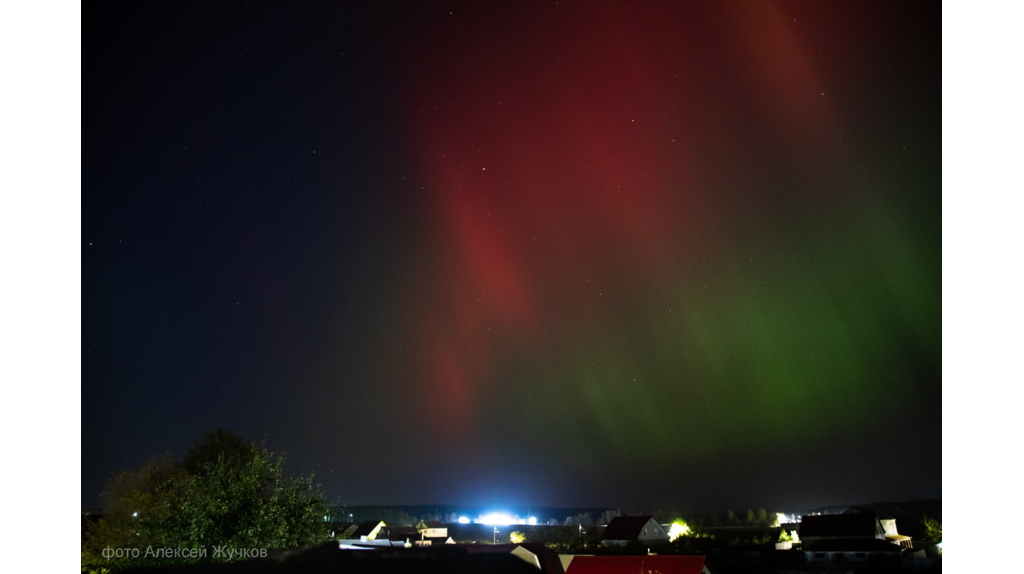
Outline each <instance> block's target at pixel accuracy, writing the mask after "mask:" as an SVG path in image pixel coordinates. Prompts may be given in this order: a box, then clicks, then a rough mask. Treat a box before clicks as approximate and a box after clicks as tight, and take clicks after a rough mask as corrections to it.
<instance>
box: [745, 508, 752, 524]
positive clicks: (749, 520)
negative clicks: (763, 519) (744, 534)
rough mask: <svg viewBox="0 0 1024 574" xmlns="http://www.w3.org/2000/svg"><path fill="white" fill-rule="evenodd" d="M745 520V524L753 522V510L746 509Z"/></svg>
mask: <svg viewBox="0 0 1024 574" xmlns="http://www.w3.org/2000/svg"><path fill="white" fill-rule="evenodd" d="M745 522H746V523H747V524H753V523H754V511H753V510H751V509H747V519H746V521H745Z"/></svg>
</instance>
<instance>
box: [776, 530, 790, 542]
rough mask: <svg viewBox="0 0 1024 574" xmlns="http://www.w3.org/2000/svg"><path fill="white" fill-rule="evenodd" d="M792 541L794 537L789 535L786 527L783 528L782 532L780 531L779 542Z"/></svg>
mask: <svg viewBox="0 0 1024 574" xmlns="http://www.w3.org/2000/svg"><path fill="white" fill-rule="evenodd" d="M792 541H793V537H792V536H790V535H789V532H786V529H785V528H783V529H782V532H780V533H779V542H792Z"/></svg>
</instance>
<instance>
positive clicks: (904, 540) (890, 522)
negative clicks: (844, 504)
mask: <svg viewBox="0 0 1024 574" xmlns="http://www.w3.org/2000/svg"><path fill="white" fill-rule="evenodd" d="M843 514H871V515H874V516H875V517H876V518H878V522H879V523H880V524H881V525H882V530H883V532H884V534H885V540H888V541H889V542H892V543H893V544H898V545H900V546H902V547H904V548H913V546H914V544H913V539H912V538H910V537H909V536H904V535H902V534H900V533H899V532H897V531H896V519H895V518H893V517H891V516H889V515H888V514H885V513H884V512H879V511H877V510H874V509H872V508H867V507H863V506H852V507H850V508H848V509H847V510H846V512H844V513H843Z"/></svg>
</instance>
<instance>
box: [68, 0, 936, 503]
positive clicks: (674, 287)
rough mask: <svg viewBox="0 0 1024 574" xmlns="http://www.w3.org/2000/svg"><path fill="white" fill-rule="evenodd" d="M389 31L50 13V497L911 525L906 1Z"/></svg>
mask: <svg viewBox="0 0 1024 574" xmlns="http://www.w3.org/2000/svg"><path fill="white" fill-rule="evenodd" d="M416 4H417V5H416V6H408V5H403V4H398V5H391V6H388V7H386V8H385V7H376V8H370V7H369V6H366V5H350V4H348V3H342V4H323V5H319V4H317V5H310V6H307V5H302V6H298V5H293V4H291V3H286V4H283V5H275V4H270V3H260V2H249V3H248V4H244V5H238V6H236V5H234V4H232V5H230V6H227V5H221V6H216V7H211V6H205V5H201V4H185V5H183V6H177V5H176V6H135V5H129V6H122V7H119V8H118V9H117V10H115V9H114V8H113V7H111V6H108V5H103V6H98V7H93V8H87V10H86V18H85V26H84V27H83V31H84V37H85V39H86V40H85V42H84V45H85V49H84V57H83V69H84V70H85V71H86V74H85V78H86V83H85V90H84V99H83V103H84V106H83V108H84V110H85V111H84V118H83V119H84V122H83V127H84V130H83V132H84V135H83V148H85V149H86V151H85V152H84V153H83V235H84V237H83V258H82V260H83V287H82V289H83V373H82V374H83V386H82V388H83V413H84V414H85V415H86V416H84V417H83V439H84V440H83V459H84V462H85V465H84V468H83V498H84V499H85V500H89V499H90V497H94V496H96V495H98V493H99V488H100V487H101V486H102V483H103V480H104V479H105V478H106V476H107V475H108V474H109V473H110V472H113V471H115V470H118V469H119V468H122V467H131V466H138V465H139V464H140V463H141V462H142V461H143V460H145V458H147V457H148V456H151V455H154V454H158V453H160V452H162V451H168V450H169V451H174V452H178V453H180V452H183V451H184V450H185V449H186V448H187V447H188V445H189V444H190V443H191V441H192V440H194V439H195V438H196V437H197V436H198V435H199V434H201V433H203V432H205V431H206V430H210V429H212V428H216V427H220V426H225V427H228V428H231V429H232V430H234V431H235V432H237V433H239V434H241V435H243V436H247V437H251V438H254V439H259V440H265V441H266V442H267V444H268V446H270V447H271V448H272V449H279V450H284V451H286V452H287V453H288V455H289V461H290V462H289V464H290V465H294V466H295V467H297V470H302V469H310V470H315V471H316V472H317V475H318V477H319V478H320V479H321V480H322V481H323V485H324V488H325V490H326V491H327V492H328V494H329V495H330V496H331V497H332V499H335V500H338V501H340V502H345V503H353V504H413V503H416V504H420V503H445V504H448V503H453V504H462V503H467V504H468V503H473V504H487V503H491V502H494V503H500V502H505V503H517V504H524V505H526V504H535V505H547V506H560V505H564V506H572V505H595V506H597V505H607V506H609V507H622V508H623V509H626V508H633V509H636V510H637V511H644V510H648V511H649V510H651V509H653V508H658V507H676V508H684V509H688V510H691V511H695V510H700V511H705V510H707V511H712V510H721V509H724V508H746V507H748V506H754V507H757V506H767V507H770V508H779V509H784V508H792V507H796V508H805V507H811V506H813V505H822V504H838V503H844V502H869V501H872V500H882V499H897V500H899V499H913V498H925V497H939V496H940V495H941V470H940V462H941V460H940V447H941V444H940V441H939V440H938V439H937V438H936V436H938V433H939V429H940V424H941V413H940V409H939V407H940V404H941V363H940V357H941V275H940V271H941V269H940V267H941V253H940V239H941V222H940V213H941V196H940V193H941V173H940V167H941V121H940V114H939V111H940V103H941V90H940V83H939V81H940V53H941V51H940V45H939V40H940V30H939V20H940V13H939V12H940V6H938V5H935V4H933V3H926V2H903V3H889V2H865V3H849V2H788V1H787V2H753V1H751V2H739V1H737V2H723V3H718V2H715V3H677V2H650V3H626V2H598V3H591V2H587V3H583V2H536V3H491V2H487V3H443V4H442V3H434V2H427V3H416ZM90 12H91V13H90ZM125 70H134V71H133V72H131V73H126V72H125ZM112 88H113V89H112ZM154 405H159V408H154ZM90 413H92V414H94V415H95V416H89V414H90ZM413 486H414V488H411V487H413Z"/></svg>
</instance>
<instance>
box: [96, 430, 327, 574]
mask: <svg viewBox="0 0 1024 574" xmlns="http://www.w3.org/2000/svg"><path fill="white" fill-rule="evenodd" d="M284 462H285V460H284V457H283V456H280V455H277V454H274V453H272V452H269V451H267V450H266V448H264V447H262V446H260V445H256V444H255V443H252V442H250V441H245V440H243V439H241V438H239V437H237V436H235V435H234V434H232V433H230V432H229V431H226V430H223V429H221V430H217V431H214V432H212V433H210V434H208V435H207V436H206V437H204V438H203V439H202V440H200V441H199V442H197V443H196V444H195V445H194V446H193V447H192V449H191V450H190V451H189V453H188V454H186V455H185V457H184V458H183V459H182V461H181V462H180V463H178V462H175V461H173V460H172V459H171V458H170V457H169V456H162V457H157V458H155V459H152V460H150V461H149V462H147V463H146V464H145V465H144V466H143V467H142V468H141V469H139V470H138V471H129V472H122V473H120V474H118V475H116V476H114V477H113V479H111V481H110V482H109V483H108V487H107V489H106V491H105V492H104V498H105V499H106V501H107V508H106V514H105V516H104V518H103V519H101V520H99V521H98V523H97V524H96V526H95V528H93V529H91V531H90V532H89V533H87V535H86V537H85V541H84V542H83V549H82V568H83V571H91V570H90V568H91V567H93V566H95V567H97V568H96V570H99V568H100V567H105V568H108V569H118V568H122V567H130V566H136V565H146V566H153V565H159V564H172V563H183V562H204V561H207V562H208V561H217V560H227V559H229V557H228V556H224V555H219V554H218V553H217V552H215V551H214V547H220V548H234V549H243V548H245V549H253V548H256V549H268V550H269V549H276V548H293V547H297V546H304V545H308V544H313V543H316V542H319V541H321V540H324V539H325V538H326V536H327V525H326V522H325V517H326V516H327V515H328V514H329V513H330V507H329V506H328V504H327V501H326V498H325V497H324V495H323V493H322V492H320V491H319V489H318V488H317V487H316V486H315V485H314V484H313V478H312V476H310V477H306V478H292V477H286V476H284V473H283V466H284ZM118 548H128V549H138V551H139V552H138V555H135V556H132V555H129V556H113V557H108V556H105V555H104V550H105V549H118ZM149 548H154V549H161V548H164V549H167V548H173V549H183V550H184V549H190V550H191V553H189V554H187V555H186V556H181V555H178V556H172V557H169V558H167V557H160V556H156V557H154V556H153V555H151V554H150V555H146V550H147V549H149Z"/></svg>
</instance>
